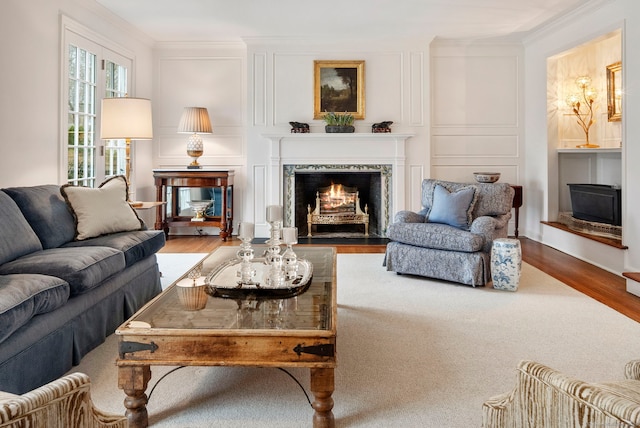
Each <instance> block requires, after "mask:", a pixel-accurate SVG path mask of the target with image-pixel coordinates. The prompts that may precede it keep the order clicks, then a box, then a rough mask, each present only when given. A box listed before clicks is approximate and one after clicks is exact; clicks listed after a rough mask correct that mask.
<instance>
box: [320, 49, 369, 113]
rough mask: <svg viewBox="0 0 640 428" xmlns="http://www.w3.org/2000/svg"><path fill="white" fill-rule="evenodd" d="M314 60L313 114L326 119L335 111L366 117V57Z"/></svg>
mask: <svg viewBox="0 0 640 428" xmlns="http://www.w3.org/2000/svg"><path fill="white" fill-rule="evenodd" d="M313 63H314V73H313V87H314V90H313V94H314V96H313V101H314V103H313V118H314V119H322V118H323V117H324V115H325V114H326V113H327V112H332V111H333V112H336V113H344V112H347V113H350V114H352V115H353V116H354V118H355V119H364V117H365V113H364V106H365V102H364V61H341V60H339V61H320V60H316V61H314V62H313Z"/></svg>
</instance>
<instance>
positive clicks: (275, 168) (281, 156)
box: [263, 133, 413, 231]
mask: <svg viewBox="0 0 640 428" xmlns="http://www.w3.org/2000/svg"><path fill="white" fill-rule="evenodd" d="M412 136H413V134H394V133H353V134H325V133H309V134H295V133H289V134H264V135H263V137H264V138H266V139H267V140H269V144H270V166H269V175H268V176H269V186H268V187H267V192H268V195H267V201H273V203H278V204H281V205H283V207H284V224H285V225H292V224H291V221H292V220H291V219H293V218H295V212H294V211H295V200H294V198H295V192H294V190H293V189H294V188H295V187H294V184H295V181H294V180H295V172H296V171H299V172H302V171H306V172H308V171H312V170H314V171H343V172H344V171H349V172H353V173H357V172H358V171H363V172H371V171H380V173H381V175H382V180H381V186H382V189H381V194H382V195H383V198H385V197H386V199H387V200H386V201H384V202H383V203H384V204H385V205H386V206H385V207H384V208H383V211H382V213H381V214H382V215H381V218H380V219H379V221H380V229H381V230H382V231H385V230H386V227H387V225H388V224H389V222H390V219H391V216H392V213H393V212H395V211H397V209H398V208H397V207H404V204H405V201H404V187H405V146H406V143H407V140H408V139H409V138H410V137H412Z"/></svg>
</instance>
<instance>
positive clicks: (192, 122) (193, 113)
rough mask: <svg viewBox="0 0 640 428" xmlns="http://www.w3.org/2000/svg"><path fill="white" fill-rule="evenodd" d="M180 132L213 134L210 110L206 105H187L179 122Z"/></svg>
mask: <svg viewBox="0 0 640 428" xmlns="http://www.w3.org/2000/svg"><path fill="white" fill-rule="evenodd" d="M178 132H179V133H191V132H196V133H198V134H211V133H212V132H213V130H212V128H211V121H210V120H209V112H207V109H206V108H204V107H185V108H184V111H183V112H182V117H181V118H180V124H178Z"/></svg>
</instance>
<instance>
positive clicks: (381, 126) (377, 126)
mask: <svg viewBox="0 0 640 428" xmlns="http://www.w3.org/2000/svg"><path fill="white" fill-rule="evenodd" d="M392 123H393V122H392V121H390V120H387V121H384V122H380V123H374V124H373V125H371V132H373V133H374V134H375V133H386V132H391V127H390V126H391V124H392Z"/></svg>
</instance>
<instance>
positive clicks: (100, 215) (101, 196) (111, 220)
mask: <svg viewBox="0 0 640 428" xmlns="http://www.w3.org/2000/svg"><path fill="white" fill-rule="evenodd" d="M60 192H61V193H62V196H63V197H64V198H65V200H66V201H67V203H68V204H69V207H70V208H71V211H72V213H73V215H74V217H75V220H76V235H75V239H76V240H83V239H88V238H95V237H96V236H100V235H105V234H108V233H116V232H124V231H130V230H141V229H143V228H144V223H143V222H142V220H140V218H139V217H138V214H136V211H135V210H134V209H133V208H132V207H131V205H130V204H129V202H127V193H128V186H127V181H126V180H125V178H124V177H123V176H121V175H119V176H116V177H112V178H110V179H108V180H107V181H105V182H104V183H102V184H101V185H100V187H98V188H97V189H94V188H90V187H80V186H71V185H66V184H65V185H64V186H62V187H61V188H60Z"/></svg>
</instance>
